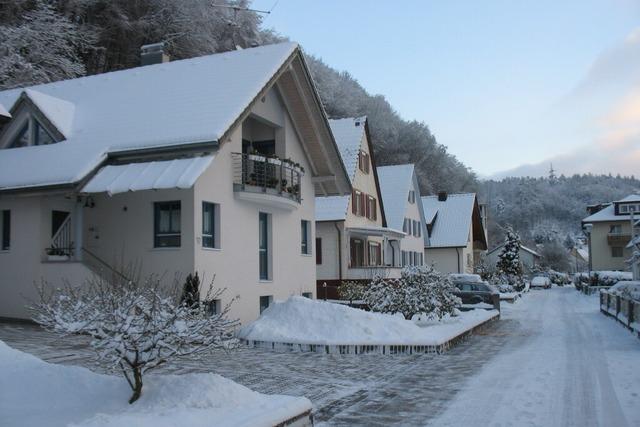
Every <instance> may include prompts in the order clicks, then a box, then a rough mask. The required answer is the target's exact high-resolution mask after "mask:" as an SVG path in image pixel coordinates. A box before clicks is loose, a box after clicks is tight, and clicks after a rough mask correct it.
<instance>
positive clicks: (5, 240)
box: [0, 210, 11, 251]
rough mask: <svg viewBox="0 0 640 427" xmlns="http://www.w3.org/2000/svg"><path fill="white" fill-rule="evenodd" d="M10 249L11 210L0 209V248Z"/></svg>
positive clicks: (2, 249)
mask: <svg viewBox="0 0 640 427" xmlns="http://www.w3.org/2000/svg"><path fill="white" fill-rule="evenodd" d="M9 249H11V211H10V210H2V211H0V250H1V251H8V250H9Z"/></svg>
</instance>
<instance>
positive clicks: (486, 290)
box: [454, 281, 500, 310]
mask: <svg viewBox="0 0 640 427" xmlns="http://www.w3.org/2000/svg"><path fill="white" fill-rule="evenodd" d="M454 285H455V286H456V288H457V290H456V292H455V294H456V295H457V296H459V297H460V299H461V300H462V304H464V305H466V304H480V303H484V304H489V305H491V306H493V308H494V309H496V310H500V293H499V292H498V291H497V290H496V289H494V288H493V287H492V286H491V285H489V284H488V283H486V282H466V281H454Z"/></svg>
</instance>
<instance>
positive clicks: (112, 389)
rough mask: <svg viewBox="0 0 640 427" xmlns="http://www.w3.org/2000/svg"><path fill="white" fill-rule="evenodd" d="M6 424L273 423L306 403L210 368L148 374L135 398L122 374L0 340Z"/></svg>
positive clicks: (0, 405) (143, 426)
mask: <svg viewBox="0 0 640 427" xmlns="http://www.w3.org/2000/svg"><path fill="white" fill-rule="evenodd" d="M0 372H1V373H2V376H1V377H0V414H1V416H0V418H2V422H0V424H2V425H3V426H45V425H46V426H67V425H73V426H92V427H97V426H138V427H147V426H154V427H161V426H180V425H185V426H186V425H188V426H211V425H216V426H272V425H275V424H278V423H280V422H283V421H285V420H287V419H289V418H292V417H294V416H296V415H299V414H301V413H304V412H306V411H309V410H310V409H311V402H310V401H309V400H308V399H306V398H303V397H290V396H278V395H273V396H270V395H264V394H260V393H257V392H254V391H252V390H250V389H248V388H246V387H244V386H242V385H240V384H236V383H235V382H233V381H231V380H228V379H226V378H224V377H221V376H219V375H215V374H187V375H166V376H160V375H157V376H154V375H151V376H149V377H147V378H146V379H145V385H144V390H143V393H142V397H141V398H140V400H139V401H138V402H136V403H134V404H133V405H129V404H128V403H127V400H128V397H129V396H130V394H131V391H130V389H129V386H128V385H127V384H126V381H125V380H124V378H120V377H116V376H110V375H101V374H97V373H94V372H91V371H90V370H88V369H85V368H80V367H75V366H62V365H55V364H50V363H47V362H44V361H42V360H40V359H38V358H36V357H34V356H32V355H30V354H27V353H23V352H20V351H18V350H15V349H13V348H11V347H9V346H7V345H6V344H5V343H3V342H2V341H0Z"/></svg>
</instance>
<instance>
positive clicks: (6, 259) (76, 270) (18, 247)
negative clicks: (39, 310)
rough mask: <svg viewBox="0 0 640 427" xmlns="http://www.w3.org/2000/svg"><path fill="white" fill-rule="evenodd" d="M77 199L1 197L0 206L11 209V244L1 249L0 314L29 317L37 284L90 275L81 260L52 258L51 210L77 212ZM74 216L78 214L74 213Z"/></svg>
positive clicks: (72, 280) (73, 280)
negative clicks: (49, 250)
mask: <svg viewBox="0 0 640 427" xmlns="http://www.w3.org/2000/svg"><path fill="white" fill-rule="evenodd" d="M74 207H75V203H74V202H73V201H72V200H69V199H65V198H63V197H8V196H3V197H1V198H0V210H5V209H9V210H10V211H11V248H10V249H9V250H8V251H0V295H1V296H2V297H1V298H0V317H6V318H17V319H29V318H30V313H29V311H28V309H27V306H28V305H29V304H30V303H31V302H35V301H37V300H38V293H37V290H36V285H38V286H39V285H41V284H42V283H43V281H44V280H46V284H47V288H48V289H50V288H51V287H59V286H61V285H63V284H64V282H65V281H68V282H69V283H70V284H81V283H82V282H83V280H84V279H86V278H87V277H89V276H90V275H91V272H90V271H89V269H88V268H87V267H85V266H84V265H83V264H82V263H79V262H49V261H47V256H46V254H45V248H47V247H49V246H50V238H51V210H52V209H56V210H68V211H69V212H72V213H73V212H74ZM72 220H75V216H74V217H72Z"/></svg>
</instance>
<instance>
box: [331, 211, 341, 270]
mask: <svg viewBox="0 0 640 427" xmlns="http://www.w3.org/2000/svg"><path fill="white" fill-rule="evenodd" d="M333 226H334V227H335V228H336V231H337V232H338V279H339V280H340V281H342V235H341V234H340V227H338V223H337V222H334V223H333Z"/></svg>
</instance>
